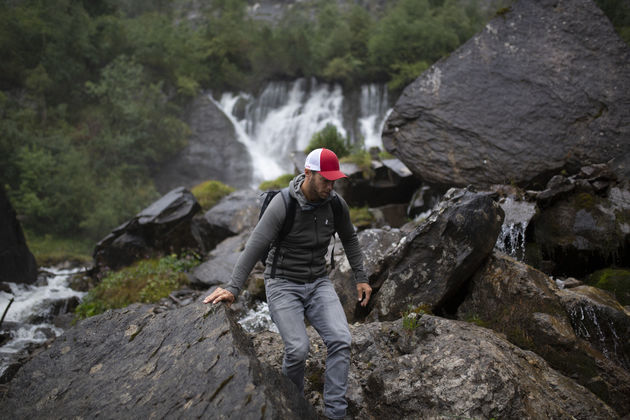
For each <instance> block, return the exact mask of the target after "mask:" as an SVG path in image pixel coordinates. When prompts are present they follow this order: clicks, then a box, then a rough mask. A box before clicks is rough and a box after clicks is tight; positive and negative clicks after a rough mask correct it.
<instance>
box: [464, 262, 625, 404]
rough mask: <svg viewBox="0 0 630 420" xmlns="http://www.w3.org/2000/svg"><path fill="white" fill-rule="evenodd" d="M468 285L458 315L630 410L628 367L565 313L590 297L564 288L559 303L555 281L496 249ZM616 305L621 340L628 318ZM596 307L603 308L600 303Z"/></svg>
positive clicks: (609, 342)
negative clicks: (580, 296)
mask: <svg viewBox="0 0 630 420" xmlns="http://www.w3.org/2000/svg"><path fill="white" fill-rule="evenodd" d="M469 288H470V293H469V294H468V296H467V297H466V299H465V300H464V302H463V303H462V304H461V305H460V307H459V309H458V316H459V318H461V319H465V320H470V321H474V322H478V323H480V324H482V325H483V326H485V327H487V328H491V329H493V330H495V331H497V332H499V333H501V334H504V335H505V337H506V338H507V339H508V340H509V341H510V342H512V343H514V344H515V345H517V346H519V347H520V348H522V349H525V350H531V351H534V352H536V353H537V354H538V355H540V356H541V357H543V358H544V359H545V360H546V361H547V362H548V363H549V364H550V365H551V366H552V367H553V368H555V369H557V370H559V371H560V372H562V373H564V374H565V375H567V376H570V377H572V378H575V379H576V380H577V381H578V382H579V383H580V384H582V385H584V386H585V387H587V388H589V389H590V390H591V391H592V392H593V393H594V394H596V395H597V396H599V397H600V398H601V399H602V400H603V401H605V402H607V403H608V404H609V405H610V406H612V407H613V408H615V409H616V410H617V411H618V412H619V414H621V415H626V414H628V413H630V402H629V401H628V399H627V398H625V397H624V395H630V372H628V371H627V370H624V369H623V368H622V367H623V365H619V364H617V363H618V361H617V360H616V358H613V357H610V358H607V357H606V356H605V355H604V354H602V353H601V352H600V350H599V349H598V348H597V347H599V348H601V346H600V345H597V347H593V346H592V345H591V343H589V342H587V341H585V340H583V339H582V338H580V337H579V336H578V335H577V334H576V330H575V329H574V325H575V323H576V322H577V323H579V322H580V321H579V320H578V319H576V320H571V319H570V318H569V316H568V315H567V314H568V313H570V310H568V309H569V308H570V309H571V310H574V311H577V313H576V316H577V317H578V318H579V317H581V316H582V314H583V312H580V311H581V310H582V309H583V308H584V305H588V302H585V301H584V299H582V300H577V299H576V298H570V297H569V296H573V295H574V294H573V293H567V297H566V298H565V299H566V303H565V304H564V305H563V303H562V302H561V300H560V299H559V298H558V297H557V296H556V293H557V292H558V287H557V286H556V284H555V282H553V281H552V280H551V279H550V278H549V277H548V276H547V275H545V274H544V273H542V272H541V271H538V270H536V269H534V268H532V267H530V266H528V265H526V264H524V263H521V262H519V261H516V260H514V259H513V258H511V257H508V256H506V255H503V254H500V253H494V254H493V255H492V257H491V258H489V259H488V260H487V261H486V263H485V264H484V265H483V266H482V267H481V268H480V269H479V270H478V272H477V273H476V274H475V276H474V277H473V279H472V280H471V284H470V287H469ZM600 302H601V299H600ZM598 306H600V307H602V306H604V304H603V303H600V304H599V305H598ZM565 308H566V309H565ZM619 308H620V306H619V304H617V305H616V307H615V308H614V309H615V311H614V317H615V319H616V321H615V322H616V324H615V326H617V328H618V330H619V331H618V332H619V340H620V342H623V341H624V340H626V341H627V337H628V331H627V328H628V320H627V319H626V320H625V321H624V320H623V318H627V315H626V314H625V313H624V312H623V310H620V309H619ZM610 309H612V308H610ZM597 313H599V314H604V313H606V312H605V311H604V310H603V309H598V310H597ZM612 313H613V311H612V310H611V311H609V312H608V317H607V318H604V317H601V318H600V320H601V321H602V324H603V323H604V319H612V318H613V316H612V315H611V314H612ZM591 322H592V321H591ZM586 323H587V324H588V322H586ZM580 325H581V324H580ZM591 327H592V326H591ZM591 327H589V328H591ZM606 328H607V327H606ZM606 328H605V330H606V333H607V334H608V335H609V336H608V337H607V339H608V344H612V343H613V339H614V337H613V336H612V334H613V333H612V332H611V331H610V330H609V329H606ZM591 331H593V330H592V328H591ZM578 332H579V330H578ZM579 334H580V335H581V336H583V335H584V333H583V332H581V333H579ZM602 334H605V333H604V332H603V331H602ZM601 337H602V336H598V337H597V340H599V339H600V338H601ZM621 337H623V338H621ZM620 347H621V348H619V349H618V350H617V351H618V353H617V356H622V357H623V355H624V349H623V346H620ZM626 347H627V346H626ZM626 351H627V349H626ZM626 357H627V356H626Z"/></svg>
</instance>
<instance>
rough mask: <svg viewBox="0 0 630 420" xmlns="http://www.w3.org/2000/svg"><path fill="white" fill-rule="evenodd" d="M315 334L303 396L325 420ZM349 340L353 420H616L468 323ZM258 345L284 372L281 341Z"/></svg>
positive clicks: (371, 330) (432, 323)
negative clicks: (463, 419) (450, 419)
mask: <svg viewBox="0 0 630 420" xmlns="http://www.w3.org/2000/svg"><path fill="white" fill-rule="evenodd" d="M309 330H310V331H309V338H310V339H311V353H310V354H311V357H310V359H309V361H308V363H307V367H306V386H305V394H306V396H307V397H308V398H309V399H310V401H311V402H312V403H313V404H314V405H315V406H316V407H318V410H319V411H320V412H321V411H322V403H321V395H320V393H321V387H322V377H323V372H324V364H325V357H326V348H325V346H324V345H323V343H322V342H321V339H319V337H318V336H317V333H316V332H315V331H314V330H313V329H312V328H309ZM351 332H352V336H353V344H352V364H351V367H350V374H349V389H348V394H347V397H348V402H349V410H348V411H349V414H350V417H351V418H356V419H363V418H379V417H383V418H392V419H406V418H422V419H433V418H435V419H437V418H446V417H451V416H453V417H462V416H463V417H466V418H558V419H560V418H571V417H573V418H576V419H608V418H617V417H618V414H617V413H616V412H615V411H614V410H612V409H611V408H610V407H609V406H607V405H606V404H604V403H603V402H602V401H601V400H599V399H598V398H597V397H596V396H595V395H594V394H592V393H591V392H590V391H589V390H587V389H586V388H584V387H582V386H580V385H578V384H577V383H575V382H574V381H573V380H571V379H569V378H568V377H565V376H563V375H562V374H560V373H558V372H557V371H555V370H554V369H552V368H550V367H549V365H548V364H547V363H546V362H545V361H544V360H543V359H542V358H541V357H539V356H537V355H536V354H534V353H532V352H529V351H524V350H521V349H519V348H517V347H516V346H514V345H513V344H511V343H509V342H508V341H506V340H504V339H502V338H500V337H499V336H498V335H496V334H495V333H493V332H492V331H491V330H488V329H485V328H481V327H478V326H476V325H473V324H470V323H466V322H461V321H453V320H447V319H443V318H438V317H433V316H429V315H424V316H422V317H421V318H420V319H419V321H418V323H417V325H416V327H415V328H413V329H411V330H408V329H405V328H403V327H402V322H401V321H400V320H397V321H391V322H374V323H368V324H361V325H359V324H354V325H352V326H351ZM253 339H254V344H255V348H256V352H257V355H258V357H259V359H260V360H261V361H262V362H263V363H264V364H268V365H269V366H271V367H272V368H274V369H275V370H278V371H280V369H281V363H282V350H283V346H282V339H281V338H280V336H279V335H278V334H275V333H271V332H265V333H261V334H257V335H256V336H255V337H253Z"/></svg>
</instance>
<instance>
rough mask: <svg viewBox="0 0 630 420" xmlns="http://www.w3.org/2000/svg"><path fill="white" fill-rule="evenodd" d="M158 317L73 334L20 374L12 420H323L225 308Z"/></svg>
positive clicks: (136, 309)
mask: <svg viewBox="0 0 630 420" xmlns="http://www.w3.org/2000/svg"><path fill="white" fill-rule="evenodd" d="M152 308H153V307H152V306H147V305H133V306H130V307H128V308H126V309H123V310H118V311H109V312H107V313H105V314H103V315H100V316H96V317H93V318H90V319H88V320H85V321H83V322H81V323H80V324H79V326H77V327H75V328H73V329H70V330H68V331H67V332H66V333H65V335H64V336H63V337H61V338H59V339H58V340H56V341H55V342H54V343H53V345H52V346H51V347H50V348H49V349H48V350H46V351H45V352H43V353H40V355H38V356H37V357H36V358H35V359H33V360H32V361H31V362H30V363H28V364H27V365H26V366H24V367H23V368H22V370H21V371H20V372H19V373H18V374H17V376H16V377H15V379H14V380H13V381H12V382H11V387H10V389H9V391H8V393H7V394H6V396H5V398H4V400H3V401H2V413H3V416H6V417H7V418H30V419H40V418H41V419H48V418H65V417H68V416H73V417H81V418H95V417H103V418H123V417H125V418H129V417H131V418H181V417H186V418H203V417H206V418H214V417H220V416H224V417H223V418H233V419H261V418H262V419H279V418H301V419H316V418H317V417H316V414H315V411H314V410H313V408H312V407H311V406H309V405H308V403H307V402H306V401H305V400H304V399H303V398H302V397H301V396H300V395H299V393H298V391H297V389H296V388H295V386H294V385H293V384H292V383H290V382H289V381H288V379H286V378H284V377H283V376H282V375H281V374H279V373H278V372H275V371H272V370H269V369H266V368H264V367H263V366H261V364H260V363H259V362H258V360H257V359H256V357H255V354H254V352H253V351H252V347H251V344H250V342H249V339H248V338H247V336H246V335H245V334H244V333H243V331H242V329H241V327H240V326H239V325H238V324H236V322H235V320H234V319H233V316H232V315H231V313H230V312H229V311H228V310H226V308H225V306H223V305H220V306H216V307H212V306H210V307H209V306H205V305H203V304H201V303H193V304H190V305H188V306H185V307H183V308H180V309H176V310H171V311H166V312H163V313H155V311H153V310H152ZM165 322H167V323H168V324H169V326H170V327H169V328H168V329H165V328H164V323H165ZM59 372H63V375H60V374H59Z"/></svg>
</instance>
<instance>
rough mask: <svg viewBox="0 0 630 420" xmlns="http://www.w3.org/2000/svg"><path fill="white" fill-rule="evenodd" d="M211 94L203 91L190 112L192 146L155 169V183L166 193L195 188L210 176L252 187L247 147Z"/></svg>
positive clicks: (230, 183) (237, 185) (190, 139)
mask: <svg viewBox="0 0 630 420" xmlns="http://www.w3.org/2000/svg"><path fill="white" fill-rule="evenodd" d="M208 95H209V94H208V93H202V94H200V95H199V96H198V97H197V98H196V99H195V100H194V101H193V103H192V104H191V106H190V110H189V112H188V113H187V115H189V118H188V121H187V122H188V125H189V126H190V128H191V130H192V135H191V137H190V138H189V139H188V146H186V148H184V150H182V151H181V152H179V153H178V155H177V156H175V157H174V159H172V160H170V161H169V162H168V163H166V164H164V165H163V166H161V167H160V168H156V169H155V171H154V172H155V175H154V180H155V185H156V187H157V189H158V191H160V192H161V193H163V194H165V193H166V192H168V191H170V190H171V189H173V188H176V187H179V186H184V187H187V188H192V187H194V186H195V185H197V184H200V183H201V182H203V181H207V180H209V179H214V180H217V181H221V182H223V183H225V184H228V185H230V186H232V187H235V188H244V187H248V186H250V184H251V182H252V176H251V173H252V172H251V158H250V155H249V152H248V151H247V148H246V147H245V146H244V145H243V144H241V143H240V142H239V141H238V140H237V137H236V132H235V131H234V127H233V126H232V123H231V122H230V120H229V119H228V118H227V117H226V116H225V114H223V112H221V110H220V109H219V108H217V106H216V105H215V104H214V103H213V102H212V101H211V100H210V98H209V97H208Z"/></svg>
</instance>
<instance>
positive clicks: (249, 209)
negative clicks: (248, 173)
mask: <svg viewBox="0 0 630 420" xmlns="http://www.w3.org/2000/svg"><path fill="white" fill-rule="evenodd" d="M261 204H262V196H261V192H260V191H257V190H252V189H246V190H238V191H235V192H233V193H231V194H229V195H227V196H226V197H223V198H222V199H221V200H220V201H219V202H218V203H217V204H216V205H214V206H213V207H212V208H211V209H210V210H208V211H207V212H206V213H205V214H204V216H203V220H201V221H200V223H198V230H199V232H200V236H201V237H202V238H204V239H203V242H204V243H205V244H206V248H207V251H210V250H212V249H213V248H214V247H215V246H216V245H217V244H219V243H220V242H222V241H223V240H224V239H226V238H228V237H230V236H234V235H238V234H240V233H242V232H244V231H249V230H251V229H252V228H253V227H254V226H256V223H257V222H258V214H259V212H260V205H261Z"/></svg>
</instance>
